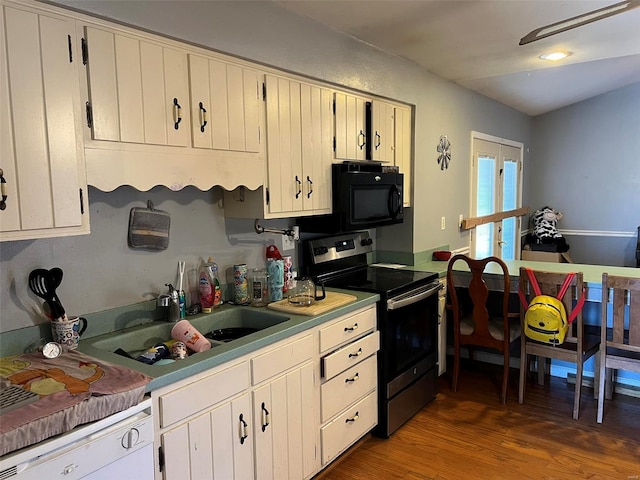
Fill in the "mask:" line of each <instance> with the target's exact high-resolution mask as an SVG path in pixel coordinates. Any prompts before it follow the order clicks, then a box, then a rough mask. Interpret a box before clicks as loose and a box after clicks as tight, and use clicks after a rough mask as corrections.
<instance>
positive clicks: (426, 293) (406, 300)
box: [387, 282, 444, 310]
mask: <svg viewBox="0 0 640 480" xmlns="http://www.w3.org/2000/svg"><path fill="white" fill-rule="evenodd" d="M443 288H444V285H442V284H441V283H440V282H438V284H437V285H435V286H433V287H432V288H430V289H428V290H423V291H420V292H419V293H417V294H415V295H411V296H408V297H400V298H399V299H398V300H395V299H393V298H390V299H389V300H387V310H397V309H399V308H402V307H406V306H407V305H411V304H413V303H416V302H419V301H421V300H424V299H425V298H428V297H430V296H432V295H434V294H436V293H437V292H439V291H440V290H442V289H443Z"/></svg>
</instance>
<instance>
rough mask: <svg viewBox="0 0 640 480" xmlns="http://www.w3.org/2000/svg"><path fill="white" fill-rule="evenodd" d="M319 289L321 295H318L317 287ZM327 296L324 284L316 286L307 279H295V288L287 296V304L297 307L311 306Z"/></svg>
mask: <svg viewBox="0 0 640 480" xmlns="http://www.w3.org/2000/svg"><path fill="white" fill-rule="evenodd" d="M319 286H320V287H321V292H322V293H321V294H320V295H318V287H319ZM326 296H327V292H326V291H325V289H324V283H321V284H319V285H316V284H315V283H314V281H313V280H312V279H311V278H309V277H307V278H301V279H296V286H295V287H294V288H293V290H292V293H291V295H290V296H289V303H291V304H293V305H299V306H305V307H306V306H309V305H313V304H314V303H316V302H317V301H320V300H323V299H324V298H325V297H326Z"/></svg>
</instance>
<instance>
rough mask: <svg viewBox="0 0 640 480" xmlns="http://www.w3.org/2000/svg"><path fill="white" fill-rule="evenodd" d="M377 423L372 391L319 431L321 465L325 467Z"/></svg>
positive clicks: (375, 400) (376, 402)
mask: <svg viewBox="0 0 640 480" xmlns="http://www.w3.org/2000/svg"><path fill="white" fill-rule="evenodd" d="M377 423H378V391H377V390H374V391H373V392H371V393H370V394H369V395H367V396H366V397H365V398H363V399H362V400H360V401H359V402H358V403H356V404H355V405H354V406H353V407H351V408H349V409H348V410H347V411H345V412H344V413H343V414H342V415H340V416H339V417H337V418H336V419H335V420H333V421H332V422H330V423H328V424H327V425H325V426H324V427H322V428H321V429H320V439H321V443H322V465H326V464H327V463H329V462H330V461H331V460H333V459H334V458H335V457H337V456H338V455H339V454H340V453H342V452H343V451H345V450H346V449H347V448H348V447H350V446H351V445H352V444H353V443H354V442H356V441H357V440H358V439H359V438H361V437H362V436H363V435H364V434H365V433H367V432H368V431H369V430H371V429H372V428H373V427H375V426H376V424H377Z"/></svg>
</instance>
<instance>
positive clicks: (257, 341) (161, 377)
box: [78, 289, 380, 391]
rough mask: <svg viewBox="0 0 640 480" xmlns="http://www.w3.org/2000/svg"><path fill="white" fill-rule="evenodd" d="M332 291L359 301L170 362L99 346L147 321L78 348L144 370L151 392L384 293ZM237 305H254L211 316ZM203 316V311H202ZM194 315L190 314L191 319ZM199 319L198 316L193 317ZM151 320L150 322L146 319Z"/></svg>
mask: <svg viewBox="0 0 640 480" xmlns="http://www.w3.org/2000/svg"><path fill="white" fill-rule="evenodd" d="M328 290H331V291H336V292H341V293H349V294H351V295H355V296H356V300H355V301H354V302H353V303H350V304H348V305H345V306H342V307H338V308H336V309H334V310H331V311H329V312H327V313H324V314H321V315H317V316H307V315H289V314H288V313H287V314H286V315H288V316H290V319H289V320H287V321H285V322H282V323H279V324H277V325H273V326H271V327H268V328H265V329H264V330H260V331H258V332H256V333H253V334H251V335H248V336H245V337H242V338H239V339H237V340H233V341H230V342H227V343H224V344H222V345H219V346H215V347H213V348H211V349H210V350H207V351H205V352H202V353H198V354H194V355H190V356H189V357H188V358H186V359H183V360H178V361H176V362H173V363H170V364H166V365H147V364H144V363H141V362H138V361H136V360H133V359H130V358H126V357H123V356H121V355H118V354H115V353H112V352H110V351H106V350H102V349H99V348H97V347H96V346H95V345H94V344H95V343H97V342H99V341H100V340H101V339H102V338H104V336H107V335H112V334H113V333H114V332H116V331H117V332H118V333H122V332H125V331H126V330H135V329H142V328H144V323H142V324H137V325H134V326H130V327H127V328H126V329H113V330H111V331H110V332H107V333H102V334H101V335H96V336H92V337H90V338H85V339H83V340H81V341H80V345H79V347H78V351H80V352H82V353H85V354H87V355H90V356H92V357H94V358H97V359H99V360H103V361H108V362H112V363H116V364H118V365H121V366H124V367H128V368H131V369H132V370H136V371H139V372H142V373H144V374H146V375H148V376H150V377H151V378H152V380H151V382H150V383H149V384H148V385H147V391H151V390H154V389H157V388H160V387H164V386H166V385H169V384H171V383H174V382H177V381H179V380H183V379H185V378H188V377H190V376H192V375H195V374H198V373H201V372H203V371H206V370H208V369H210V368H213V367H216V366H218V365H221V364H223V363H226V362H229V361H231V360H234V359H236V358H239V357H241V356H243V355H246V354H248V353H251V352H254V351H256V350H258V349H261V348H263V347H266V346H268V345H271V344H273V343H275V342H278V341H280V340H283V339H286V338H289V337H291V336H293V335H295V334H297V333H301V332H304V331H305V330H308V329H310V328H313V327H315V326H317V325H320V324H322V323H324V322H327V321H329V320H333V319H335V318H337V317H340V316H342V315H345V314H348V313H350V312H352V311H355V310H357V309H360V308H362V307H366V306H368V305H371V304H374V303H376V302H377V301H378V300H379V299H380V296H379V295H377V294H371V293H365V292H353V291H350V290H349V291H347V290H339V289H328ZM233 308H253V307H247V306H233V305H223V306H222V307H220V310H217V311H216V312H214V313H211V314H209V315H216V313H217V312H218V311H224V310H225V309H233ZM126 314H127V311H126V309H125V311H124V312H121V313H120V314H119V315H112V316H110V317H108V316H107V317H105V318H102V320H103V321H109V320H108V319H109V318H110V319H111V320H110V321H111V323H112V324H113V323H118V320H119V317H121V315H126ZM200 315H203V314H200ZM86 317H87V321H88V323H90V324H91V323H92V322H93V320H95V319H92V318H91V317H90V316H86ZM189 318H192V317H187V320H188V319H189ZM193 318H195V317H193ZM151 321H155V322H161V321H163V320H151ZM146 323H148V322H146ZM102 327H103V328H105V327H106V328H107V329H109V327H108V325H102Z"/></svg>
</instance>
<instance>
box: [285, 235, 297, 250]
mask: <svg viewBox="0 0 640 480" xmlns="http://www.w3.org/2000/svg"><path fill="white" fill-rule="evenodd" d="M295 249H296V241H295V240H294V239H293V238H291V237H290V236H289V235H282V250H295Z"/></svg>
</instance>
